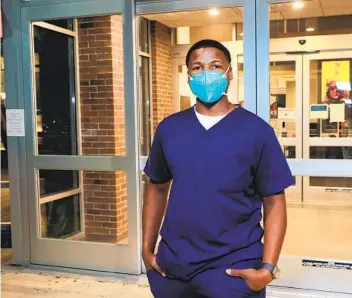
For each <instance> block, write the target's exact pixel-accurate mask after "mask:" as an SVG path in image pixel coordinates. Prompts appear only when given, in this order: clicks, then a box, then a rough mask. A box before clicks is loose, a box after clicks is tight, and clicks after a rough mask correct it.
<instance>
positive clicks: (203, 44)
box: [186, 39, 231, 66]
mask: <svg viewBox="0 0 352 298" xmlns="http://www.w3.org/2000/svg"><path fill="white" fill-rule="evenodd" d="M204 48H216V49H218V50H220V51H221V52H223V53H224V55H225V57H226V59H227V60H228V62H229V63H231V54H230V51H229V50H228V49H227V48H226V47H225V46H224V45H223V44H222V43H220V42H218V41H216V40H212V39H203V40H200V41H198V42H197V43H195V44H194V45H193V46H192V47H191V48H190V49H189V51H188V53H187V56H186V65H187V66H188V64H189V60H190V57H191V55H192V53H193V52H194V51H196V50H199V49H204Z"/></svg>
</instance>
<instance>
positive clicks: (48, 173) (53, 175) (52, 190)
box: [39, 170, 79, 196]
mask: <svg viewBox="0 0 352 298" xmlns="http://www.w3.org/2000/svg"><path fill="white" fill-rule="evenodd" d="M39 182H40V183H39V185H40V195H41V196H48V195H51V194H56V193H60V192H65V191H68V190H72V189H75V188H78V187H79V183H78V171H59V170H39Z"/></svg>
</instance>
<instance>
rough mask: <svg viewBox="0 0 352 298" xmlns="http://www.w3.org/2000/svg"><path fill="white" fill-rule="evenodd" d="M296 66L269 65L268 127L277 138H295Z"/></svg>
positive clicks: (290, 63) (281, 62) (279, 62)
mask: <svg viewBox="0 0 352 298" xmlns="http://www.w3.org/2000/svg"><path fill="white" fill-rule="evenodd" d="M295 76H296V64H295V62H294V61H277V62H271V63H270V125H271V126H272V127H273V128H274V130H275V133H276V135H277V137H280V138H289V137H290V138H294V137H296V120H295V116H296V81H295Z"/></svg>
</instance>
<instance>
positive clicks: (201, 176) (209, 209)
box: [144, 107, 294, 280]
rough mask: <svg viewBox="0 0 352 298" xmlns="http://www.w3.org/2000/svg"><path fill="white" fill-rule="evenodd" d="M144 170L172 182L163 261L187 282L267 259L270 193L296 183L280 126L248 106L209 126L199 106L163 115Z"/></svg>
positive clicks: (171, 273)
mask: <svg viewBox="0 0 352 298" xmlns="http://www.w3.org/2000/svg"><path fill="white" fill-rule="evenodd" d="M144 172H145V173H146V175H147V176H149V177H150V179H151V180H152V181H154V182H157V183H166V182H169V181H172V186H171V190H170V196H169V202H168V207H167V210H166V214H165V219H164V222H163V226H162V229H161V233H160V234H161V236H162V240H161V242H160V245H159V248H158V254H157V261H158V263H159V265H160V266H161V268H162V269H163V270H164V271H165V272H166V274H167V275H168V276H170V277H175V278H179V279H183V280H189V279H190V278H192V277H194V276H195V275H196V274H198V273H200V272H202V271H204V270H206V269H207V268H217V267H221V266H228V265H230V264H233V263H236V262H239V261H243V260H248V259H255V258H261V257H262V255H263V244H262V242H261V239H262V237H263V229H262V227H261V225H260V221H261V219H262V214H261V207H262V200H263V197H266V196H269V195H272V194H275V193H279V192H281V191H283V190H284V189H286V188H287V187H289V186H291V185H293V183H294V180H293V177H292V174H291V172H290V169H289V167H288V164H287V161H286V159H285V157H284V155H283V152H282V149H281V146H280V144H279V143H278V140H277V138H276V136H275V133H274V131H273V129H272V128H271V127H270V126H269V125H268V124H267V123H266V122H264V121H263V120H262V119H260V118H259V117H257V116H256V115H254V114H252V113H250V112H248V111H247V110H245V109H243V108H241V107H238V108H236V109H234V110H233V111H232V112H230V113H229V114H227V115H226V116H225V117H224V118H223V119H221V120H220V121H219V122H218V123H216V124H215V125H214V126H212V127H211V128H210V129H208V130H207V129H205V128H204V127H203V126H202V125H201V123H200V122H199V120H198V118H197V115H196V114H195V111H194V109H193V108H190V109H188V110H186V111H183V112H179V113H176V114H174V115H172V116H170V117H168V118H166V119H165V120H163V121H162V122H161V123H160V124H159V126H158V128H157V131H156V134H155V137H154V140H153V145H152V148H151V152H150V155H149V158H148V161H147V164H146V167H145V169H144Z"/></svg>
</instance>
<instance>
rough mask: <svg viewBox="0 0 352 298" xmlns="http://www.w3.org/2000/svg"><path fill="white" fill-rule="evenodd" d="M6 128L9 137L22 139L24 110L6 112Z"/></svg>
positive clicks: (23, 134)
mask: <svg viewBox="0 0 352 298" xmlns="http://www.w3.org/2000/svg"><path fill="white" fill-rule="evenodd" d="M6 126H7V127H6V128H7V136H9V137H24V136H25V129H24V110H19V109H16V110H14V109H13V110H7V111H6Z"/></svg>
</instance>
